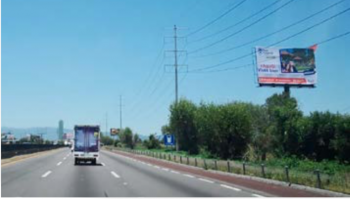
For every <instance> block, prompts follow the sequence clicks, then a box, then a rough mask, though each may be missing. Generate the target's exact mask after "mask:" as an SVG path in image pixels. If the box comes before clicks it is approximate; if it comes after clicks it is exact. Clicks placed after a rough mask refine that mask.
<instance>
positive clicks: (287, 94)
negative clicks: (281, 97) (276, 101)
mask: <svg viewBox="0 0 350 199" xmlns="http://www.w3.org/2000/svg"><path fill="white" fill-rule="evenodd" d="M283 93H284V94H285V95H286V96H287V97H290V87H289V85H288V84H286V85H284V92H283Z"/></svg>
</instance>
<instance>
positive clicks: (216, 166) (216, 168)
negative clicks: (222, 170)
mask: <svg viewBox="0 0 350 199" xmlns="http://www.w3.org/2000/svg"><path fill="white" fill-rule="evenodd" d="M214 164H215V170H218V162H217V161H216V160H214Z"/></svg>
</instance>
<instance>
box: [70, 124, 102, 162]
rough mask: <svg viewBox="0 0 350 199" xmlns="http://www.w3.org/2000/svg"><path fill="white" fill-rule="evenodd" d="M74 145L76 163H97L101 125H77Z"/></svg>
mask: <svg viewBox="0 0 350 199" xmlns="http://www.w3.org/2000/svg"><path fill="white" fill-rule="evenodd" d="M73 146H74V147H73V156H74V164H75V165H77V164H79V163H81V162H91V163H92V164H96V162H97V160H98V158H99V151H100V127H99V126H89V125H76V126H75V127H74V144H73Z"/></svg>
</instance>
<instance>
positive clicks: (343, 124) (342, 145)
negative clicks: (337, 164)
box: [331, 115, 350, 164]
mask: <svg viewBox="0 0 350 199" xmlns="http://www.w3.org/2000/svg"><path fill="white" fill-rule="evenodd" d="M331 146H332V148H333V149H334V150H335V151H336V153H337V155H336V157H337V158H338V160H340V161H342V162H344V163H347V164H349V163H350V153H349V151H350V115H343V116H340V118H339V121H338V122H337V128H336V131H335V136H334V139H333V140H332V141H331Z"/></svg>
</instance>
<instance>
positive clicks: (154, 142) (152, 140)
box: [143, 134, 160, 149]
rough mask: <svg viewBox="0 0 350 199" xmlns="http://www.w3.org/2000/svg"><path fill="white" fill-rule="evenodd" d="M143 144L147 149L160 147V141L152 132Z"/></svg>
mask: <svg viewBox="0 0 350 199" xmlns="http://www.w3.org/2000/svg"><path fill="white" fill-rule="evenodd" d="M143 145H144V146H145V147H146V148H147V149H159V148H160V142H159V140H158V139H157V138H156V136H155V135H154V134H151V135H150V136H149V137H148V140H145V141H143Z"/></svg>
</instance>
